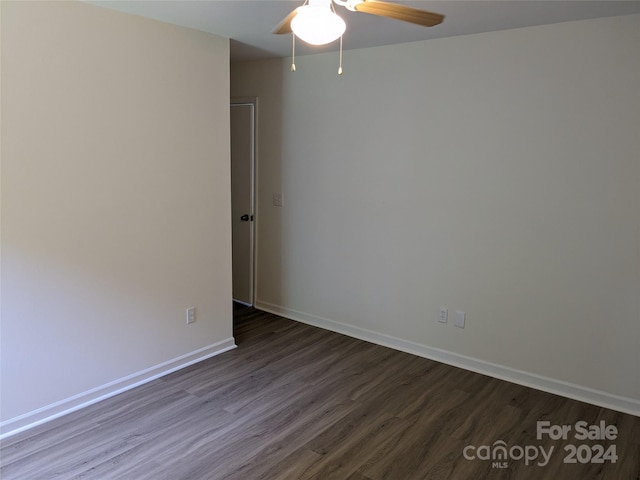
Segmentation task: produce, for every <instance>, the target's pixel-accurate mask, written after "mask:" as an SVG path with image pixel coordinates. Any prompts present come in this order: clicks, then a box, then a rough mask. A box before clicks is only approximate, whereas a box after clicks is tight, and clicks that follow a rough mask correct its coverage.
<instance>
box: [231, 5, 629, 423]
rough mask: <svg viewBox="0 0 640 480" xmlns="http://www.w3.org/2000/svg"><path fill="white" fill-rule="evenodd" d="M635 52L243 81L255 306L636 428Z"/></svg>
mask: <svg viewBox="0 0 640 480" xmlns="http://www.w3.org/2000/svg"><path fill="white" fill-rule="evenodd" d="M638 45H640V16H637V15H635V16H626V17H616V18H603V19H596V20H587V21H579V22H571V23H564V24H556V25H548V26H540V27H531V28H523V29H516V30H509V31H502V32H494V33H486V34H479V35H469V36H462V37H455V38H446V39H439V40H430V41H426V42H418V43H412V44H405V45H398V46H389V47H381V48H372V49H364V50H355V51H347V52H345V55H344V70H345V74H344V76H342V77H339V76H338V75H337V74H336V70H337V60H338V58H337V53H331V54H318V55H312V56H306V57H300V58H297V60H296V65H297V72H296V73H295V74H292V73H291V72H290V71H289V61H287V60H284V61H280V60H272V61H260V62H249V63H240V64H236V65H233V66H232V75H231V79H232V82H231V84H232V87H231V93H232V95H236V96H243V95H257V96H258V97H259V127H258V128H259V139H258V142H259V157H258V164H259V167H258V168H259V179H258V182H259V187H258V188H259V191H258V216H257V220H258V235H259V239H258V242H259V247H258V278H257V300H258V301H257V304H258V306H259V307H261V308H265V309H268V310H272V311H277V312H281V313H284V314H286V315H288V316H291V317H293V318H298V319H300V320H303V321H307V322H310V323H315V324H317V325H322V326H324V327H328V328H333V329H335V330H338V331H343V332H346V333H349V334H352V335H356V336H360V337H362V338H367V339H372V340H374V341H378V342H380V343H385V344H388V345H393V346H396V347H398V348H403V349H406V350H410V351H414V352H417V353H420V354H425V355H427V356H431V357H434V358H438V359H441V360H445V361H448V362H450V363H454V364H459V365H462V366H465V367H467V368H473V369H476V370H478V371H484V372H486V373H489V374H493V375H496V376H500V377H503V378H508V379H510V380H513V381H518V382H521V383H525V384H530V385H534V386H537V387H539V388H544V389H547V390H552V391H557V392H559V393H563V394H567V395H569V396H574V397H577V398H584V399H586V400H588V401H592V402H594V403H600V404H607V405H611V406H613V407H614V408H620V409H623V410H626V411H633V412H636V413H640V376H639V375H638V366H639V365H640V157H639V154H638V152H640V130H639V125H640V96H639V95H638V92H639V89H638V86H639V85H640V55H639V53H638V52H639V50H638ZM273 192H283V194H284V198H285V205H284V207H281V208H279V207H274V206H273V205H272V204H271V195H272V193H273ZM441 306H446V307H448V308H449V317H450V318H449V323H448V324H439V323H438V322H437V316H438V310H439V308H440V307H441ZM455 310H464V311H466V313H467V326H466V328H465V329H463V330H462V329H458V328H456V327H454V326H453V323H452V320H453V316H454V314H455Z"/></svg>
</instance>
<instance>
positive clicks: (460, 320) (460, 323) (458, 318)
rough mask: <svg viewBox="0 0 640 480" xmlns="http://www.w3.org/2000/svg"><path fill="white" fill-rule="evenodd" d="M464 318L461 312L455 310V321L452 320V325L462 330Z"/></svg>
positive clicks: (464, 315)
mask: <svg viewBox="0 0 640 480" xmlns="http://www.w3.org/2000/svg"><path fill="white" fill-rule="evenodd" d="M465 317H466V314H465V313H464V312H463V311H462V310H456V319H455V320H454V322H453V324H454V325H455V326H456V327H460V328H464V320H465Z"/></svg>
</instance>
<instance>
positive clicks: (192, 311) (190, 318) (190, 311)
mask: <svg viewBox="0 0 640 480" xmlns="http://www.w3.org/2000/svg"><path fill="white" fill-rule="evenodd" d="M195 321H196V308H195V307H191V308H187V325H188V324H190V323H195Z"/></svg>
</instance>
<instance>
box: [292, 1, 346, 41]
mask: <svg viewBox="0 0 640 480" xmlns="http://www.w3.org/2000/svg"><path fill="white" fill-rule="evenodd" d="M346 28H347V25H346V24H345V23H344V20H343V19H342V18H340V17H339V16H338V15H337V14H336V13H335V12H333V11H332V10H331V7H330V4H329V5H304V6H302V7H300V8H298V11H297V15H296V16H295V17H294V18H293V20H291V30H293V33H294V34H295V35H296V36H297V37H298V38H300V39H301V40H303V41H305V42H307V43H310V44H311V45H326V44H327V43H331V42H333V41H335V40H337V39H338V38H340V37H341V36H342V34H343V33H344V31H345V30H346Z"/></svg>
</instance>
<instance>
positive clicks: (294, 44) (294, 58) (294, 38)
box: [291, 32, 296, 72]
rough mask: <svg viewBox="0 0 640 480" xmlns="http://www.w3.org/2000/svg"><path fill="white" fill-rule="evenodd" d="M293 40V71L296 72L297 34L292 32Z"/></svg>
mask: <svg viewBox="0 0 640 480" xmlns="http://www.w3.org/2000/svg"><path fill="white" fill-rule="evenodd" d="M291 40H292V42H291V43H292V47H291V71H292V72H295V71H296V34H295V33H293V32H291Z"/></svg>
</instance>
